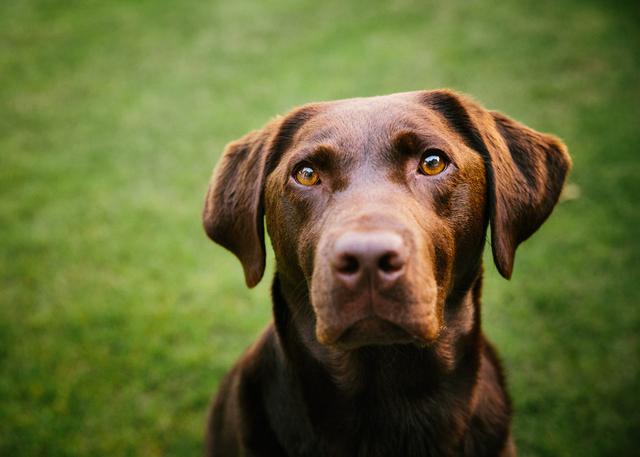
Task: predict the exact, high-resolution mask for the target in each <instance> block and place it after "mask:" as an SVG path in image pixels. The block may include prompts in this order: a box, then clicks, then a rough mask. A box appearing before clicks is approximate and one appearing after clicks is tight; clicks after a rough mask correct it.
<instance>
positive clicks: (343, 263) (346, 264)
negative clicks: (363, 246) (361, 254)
mask: <svg viewBox="0 0 640 457" xmlns="http://www.w3.org/2000/svg"><path fill="white" fill-rule="evenodd" d="M334 268H335V269H336V271H337V272H338V273H342V274H344V275H353V274H355V273H357V272H358V270H359V269H360V262H358V259H357V258H356V257H354V256H352V255H349V254H344V255H342V256H340V257H339V258H338V261H337V262H336V263H335V265H334Z"/></svg>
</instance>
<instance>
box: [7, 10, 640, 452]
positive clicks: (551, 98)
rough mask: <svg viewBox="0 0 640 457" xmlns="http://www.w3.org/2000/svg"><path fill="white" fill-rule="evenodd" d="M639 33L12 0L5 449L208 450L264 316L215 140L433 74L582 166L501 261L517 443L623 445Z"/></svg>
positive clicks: (566, 15)
mask: <svg viewBox="0 0 640 457" xmlns="http://www.w3.org/2000/svg"><path fill="white" fill-rule="evenodd" d="M637 24H640V10H639V8H638V6H637V4H634V3H632V2H629V3H628V4H625V3H618V4H617V5H610V4H609V2H606V1H604V0H603V1H602V2H594V1H579V0H575V1H566V2H558V1H551V0H543V1H533V0H531V1H528V0H522V1H517V2H516V1H510V2H504V1H484V2H479V1H475V2H468V1H462V0H461V1H450V2H435V1H434V2H418V1H415V2H414V1H410V0H397V1H393V2H383V1H379V2H378V1H364V0H361V1H353V2H346V1H339V0H327V1H324V2H300V1H295V0H272V1H257V0H256V1H255V2H251V3H250V2H246V1H237V2H231V1H226V2H223V1H217V2H201V1H195V0H185V1H181V2H168V1H152V0H146V1H138V2H133V1H131V2H126V1H117V2H104V1H89V0H87V1H79V0H74V1H69V0H67V1H63V0H43V1H38V2H36V1H18V0H6V1H4V2H1V3H0V455H3V456H5V455H6V456H35V455H47V456H64V455H73V456H89V455H123V456H126V455H140V456H160V455H166V456H182V455H184V456H187V455H194V454H197V453H199V452H200V448H201V443H202V435H203V427H204V422H205V414H206V409H207V404H208V401H209V398H210V396H211V395H212V393H213V392H214V390H215V388H216V385H217V383H218V381H219V380H220V378H221V376H222V375H223V374H224V372H225V371H226V370H227V368H228V367H229V366H230V364H231V363H232V362H233V361H234V360H235V359H236V357H237V356H238V355H239V354H240V352H241V351H242V350H243V348H244V347H245V346H246V345H247V344H248V343H249V342H250V341H251V340H252V339H253V338H254V337H255V336H256V334H257V333H258V332H259V329H260V328H261V327H262V326H263V325H264V324H265V323H266V322H267V321H268V319H269V316H270V306H269V299H268V283H269V281H268V280H266V281H263V283H262V284H261V285H260V286H259V287H258V288H257V289H255V290H252V291H248V290H246V289H245V288H244V285H243V277H242V272H241V268H240V266H239V264H237V262H236V261H235V259H234V258H233V257H232V255H231V254H229V253H227V252H226V251H224V250H223V249H222V248H219V247H214V245H213V244H211V243H210V242H209V241H207V239H206V238H205V236H204V234H203V231H202V229H201V226H200V211H201V205H202V201H203V198H204V193H205V190H206V185H207V181H208V177H209V174H210V171H211V168H212V167H213V165H214V163H215V161H216V159H217V158H218V156H219V153H220V152H221V151H222V148H223V146H224V144H225V143H226V142H228V141H230V140H233V139H235V138H237V137H239V136H240V135H242V134H243V133H245V132H246V131H248V130H250V129H253V128H256V127H259V126H260V125H262V124H263V123H264V122H266V121H267V120H268V119H269V118H271V117H272V116H273V115H275V114H277V113H282V112H285V111H287V110H289V109H290V108H291V107H293V106H295V105H297V104H301V103H305V102H308V101H314V100H326V99H335V98H343V97H352V96H365V95H375V94H384V93H390V92H397V91H405V90H414V89H420V88H436V87H453V88H456V89H458V90H462V91H464V92H467V93H470V94H472V95H473V96H475V97H476V98H477V99H478V100H479V101H481V102H482V103H484V104H485V105H486V106H488V107H491V108H497V109H500V110H502V111H504V112H505V113H508V114H509V115H511V116H513V117H515V118H516V119H519V120H521V121H523V122H525V123H527V124H529V125H531V126H532V127H534V128H537V129H540V130H543V131H551V132H553V133H556V134H558V135H559V136H561V137H562V138H564V139H565V141H566V143H567V144H568V145H569V149H570V151H571V153H572V156H573V158H574V163H575V165H574V170H573V173H572V175H571V182H572V183H573V184H575V185H576V186H578V187H579V189H580V196H579V198H577V199H574V200H570V201H567V202H565V203H563V204H561V205H560V206H559V207H558V208H557V210H556V212H555V213H554V215H553V217H552V218H551V219H550V220H549V222H548V223H547V224H546V225H545V226H544V227H543V228H542V230H541V231H540V232H539V233H537V234H536V235H535V236H534V237H533V239H532V240H530V241H528V242H526V243H525V244H524V245H523V246H522V247H521V249H520V250H519V252H518V256H517V261H516V269H515V274H514V278H513V280H512V281H511V282H507V281H504V280H502V279H501V278H499V276H498V274H497V273H496V271H495V268H494V267H493V266H492V265H491V264H490V258H489V257H487V262H486V263H487V265H486V270H487V278H486V286H485V291H484V303H485V306H484V308H485V309H484V311H485V312H484V323H485V328H486V330H487V333H488V334H489V335H490V337H491V338H492V339H493V340H494V341H495V343H496V344H497V346H498V347H499V349H500V352H501V354H502V356H503V358H504V361H505V365H506V367H507V370H508V374H509V381H510V387H511V393H512V396H513V398H514V402H515V407H516V411H517V412H516V417H515V422H514V429H515V435H516V440H517V443H518V446H519V448H520V454H521V455H522V456H559V455H562V456H610V455H632V453H633V450H635V449H637V447H638V445H639V444H640V435H639V433H640V392H639V389H640V385H639V379H640V341H639V335H640V304H639V303H638V302H639V301H640V300H639V299H640V297H639V295H640V294H639V292H638V291H639V290H640V286H639V284H638V282H639V281H638V280H639V279H640V264H639V263H640V261H639V259H640V243H639V242H638V234H639V233H640V232H639V227H640V210H639V208H638V204H637V198H638V197H639V196H640V169H639V166H640V160H639V157H640V156H639V155H638V151H637V149H638V140H639V139H640V138H639V137H640V135H639V130H638V129H639V120H640V84H639V82H638V75H639V74H640V53H639V52H638V49H640V27H639V26H638V25H637ZM272 260H273V259H272V258H270V261H272ZM271 273H272V266H271V267H270V269H269V271H268V272H267V278H268V277H269V276H270V274H271Z"/></svg>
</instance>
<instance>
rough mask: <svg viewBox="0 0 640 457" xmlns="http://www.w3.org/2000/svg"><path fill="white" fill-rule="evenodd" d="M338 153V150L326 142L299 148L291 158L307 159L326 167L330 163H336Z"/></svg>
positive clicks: (295, 159) (296, 160) (296, 159)
mask: <svg viewBox="0 0 640 457" xmlns="http://www.w3.org/2000/svg"><path fill="white" fill-rule="evenodd" d="M340 155H341V154H340V152H339V151H337V150H336V149H335V148H334V147H333V146H331V145H328V144H320V145H318V146H315V147H313V148H304V149H301V150H300V151H299V152H297V153H296V154H295V155H294V156H293V157H292V160H293V161H294V162H300V161H303V160H308V161H310V162H313V163H315V164H317V165H319V166H321V167H325V168H327V167H329V166H330V165H331V164H335V163H337V160H338V158H339V157H340Z"/></svg>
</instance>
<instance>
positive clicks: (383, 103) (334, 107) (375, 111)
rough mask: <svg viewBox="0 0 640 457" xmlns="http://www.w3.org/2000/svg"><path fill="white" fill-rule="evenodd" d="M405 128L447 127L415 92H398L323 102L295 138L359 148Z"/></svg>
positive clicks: (434, 131)
mask: <svg viewBox="0 0 640 457" xmlns="http://www.w3.org/2000/svg"><path fill="white" fill-rule="evenodd" d="M406 131H414V132H416V133H422V134H425V135H441V136H445V135H447V132H448V129H447V128H446V126H445V124H444V123H443V121H442V119H441V118H440V117H439V116H438V115H437V114H436V113H434V112H433V111H432V110H430V109H428V108H427V107H426V106H425V105H424V104H422V103H420V101H419V98H418V97H417V96H416V95H415V93H400V94H393V95H386V96H380V97H367V98H353V99H347V100H338V101H334V102H327V103H322V104H320V105H318V109H317V111H316V113H315V115H314V116H313V117H311V118H310V119H309V120H308V121H307V122H306V123H305V124H304V125H303V126H302V127H301V128H300V130H299V131H298V135H297V140H298V142H301V143H310V144H313V143H324V144H328V145H333V146H335V147H337V148H340V149H342V148H346V149H359V148H361V147H366V146H371V145H373V144H375V143H378V144H379V143H388V142H389V141H390V140H391V139H392V138H393V137H394V136H395V135H396V134H398V133H400V132H406Z"/></svg>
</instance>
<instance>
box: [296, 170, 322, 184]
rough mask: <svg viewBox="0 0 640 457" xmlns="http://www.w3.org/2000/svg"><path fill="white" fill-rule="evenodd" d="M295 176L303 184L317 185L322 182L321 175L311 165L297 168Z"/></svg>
mask: <svg viewBox="0 0 640 457" xmlns="http://www.w3.org/2000/svg"><path fill="white" fill-rule="evenodd" d="M293 178H294V179H295V180H296V182H297V183H298V184H302V185H303V186H315V185H316V184H318V183H319V182H320V175H319V174H318V172H317V171H315V170H314V169H313V168H311V167H310V166H309V165H301V166H299V167H298V168H296V169H295V171H294V173H293Z"/></svg>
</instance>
